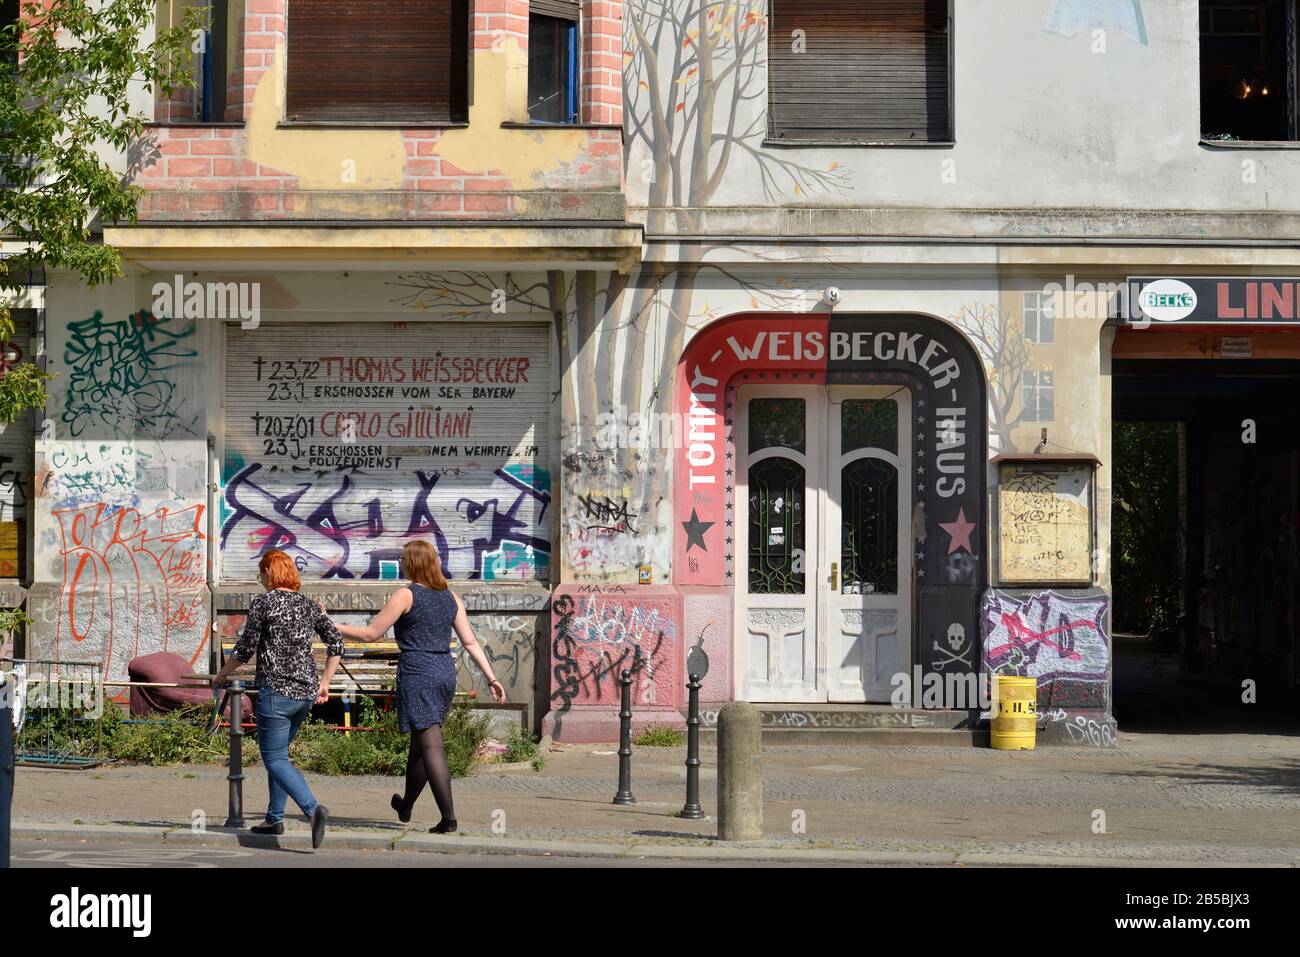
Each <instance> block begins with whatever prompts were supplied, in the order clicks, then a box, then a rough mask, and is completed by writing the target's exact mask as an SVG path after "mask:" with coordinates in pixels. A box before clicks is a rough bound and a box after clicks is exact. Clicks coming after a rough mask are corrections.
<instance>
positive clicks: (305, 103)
mask: <svg viewBox="0 0 1300 957" xmlns="http://www.w3.org/2000/svg"><path fill="white" fill-rule="evenodd" d="M288 45H289V68H288V77H287V82H286V94H285V97H286V103H285V113H286V117H287V119H288V120H289V121H290V122H323V123H330V122H341V123H346V122H364V121H379V122H383V121H401V122H413V123H460V122H464V121H465V118H466V111H467V106H466V104H467V96H466V91H467V76H468V58H469V3H468V0H289V22H288Z"/></svg>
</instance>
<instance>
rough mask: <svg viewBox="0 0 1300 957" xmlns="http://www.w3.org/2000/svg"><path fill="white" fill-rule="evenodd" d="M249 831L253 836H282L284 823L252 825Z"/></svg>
mask: <svg viewBox="0 0 1300 957" xmlns="http://www.w3.org/2000/svg"><path fill="white" fill-rule="evenodd" d="M249 830H250V831H252V832H253V833H254V834H283V833H284V821H276V822H275V823H274V824H266V823H262V824H254V825H253V826H252V827H250V828H249Z"/></svg>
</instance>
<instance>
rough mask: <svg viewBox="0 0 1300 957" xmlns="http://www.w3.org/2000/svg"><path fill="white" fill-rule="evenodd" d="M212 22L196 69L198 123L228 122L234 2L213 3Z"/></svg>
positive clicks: (211, 0) (212, 0)
mask: <svg viewBox="0 0 1300 957" xmlns="http://www.w3.org/2000/svg"><path fill="white" fill-rule="evenodd" d="M207 9H208V21H207V25H206V27H205V28H204V30H203V36H202V37H201V38H199V41H200V43H201V45H202V46H201V49H200V50H199V51H198V53H199V56H198V59H197V64H196V67H195V74H196V79H197V80H198V99H197V101H196V102H195V104H194V112H195V116H196V119H199V120H201V121H203V122H204V123H211V122H219V121H221V120H224V119H225V118H226V76H227V74H228V73H229V71H230V54H231V52H232V51H231V50H230V44H229V41H228V38H229V35H230V34H229V30H228V29H227V27H228V24H229V22H230V0H209V2H208V7H207Z"/></svg>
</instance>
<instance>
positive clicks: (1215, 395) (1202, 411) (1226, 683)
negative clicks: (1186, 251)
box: [1111, 359, 1300, 733]
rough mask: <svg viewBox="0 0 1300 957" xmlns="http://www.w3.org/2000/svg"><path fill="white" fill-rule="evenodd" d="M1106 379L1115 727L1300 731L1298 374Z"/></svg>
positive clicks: (1164, 371)
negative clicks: (1109, 386) (1110, 419)
mask: <svg viewBox="0 0 1300 957" xmlns="http://www.w3.org/2000/svg"><path fill="white" fill-rule="evenodd" d="M1113 376H1114V378H1113V415H1114V427H1113V430H1112V458H1113V461H1114V473H1113V476H1114V484H1113V498H1112V504H1113V507H1112V510H1111V516H1112V540H1111V557H1112V566H1111V577H1112V589H1113V594H1114V606H1113V608H1114V614H1113V624H1112V628H1113V632H1114V659H1113V660H1114V714H1115V718H1116V720H1117V722H1118V723H1119V726H1120V728H1121V729H1122V730H1127V731H1142V730H1168V731H1174V730H1178V731H1232V730H1251V731H1266V730H1269V729H1270V728H1276V729H1277V730H1278V731H1280V732H1283V733H1288V732H1290V733H1294V732H1296V731H1300V706H1298V705H1300V695H1297V683H1298V679H1300V656H1298V654H1297V651H1298V649H1297V611H1298V610H1300V547H1298V543H1300V427H1298V425H1297V416H1300V362H1293V361H1286V362H1282V361H1240V360H1237V361H1234V360H1222V359H1216V360H1193V359H1152V360H1116V361H1115V363H1114V366H1113ZM1246 682H1251V683H1253V684H1252V685H1251V686H1247V685H1246V684H1245V683H1246ZM1252 687H1253V694H1254V702H1253V703H1251V702H1250V701H1249V700H1243V696H1244V697H1245V698H1246V699H1249V698H1250V690H1251V688H1252Z"/></svg>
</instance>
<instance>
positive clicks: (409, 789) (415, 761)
mask: <svg viewBox="0 0 1300 957" xmlns="http://www.w3.org/2000/svg"><path fill="white" fill-rule="evenodd" d="M426 783H427V784H428V785H429V787H430V788H431V789H432V790H433V799H434V800H435V801H437V802H438V810H439V811H441V812H442V820H443V821H444V822H449V821H454V820H456V811H455V809H454V808H453V807H452V804H451V768H449V767H448V766H447V752H446V750H445V749H444V748H443V744H442V727H441V726H440V725H436V724H433V725H430V726H429V727H427V728H425V729H423V730H422V731H412V732H411V750H410V752H409V753H408V754H407V756H406V794H405V795H404V797H403V799H402V803H404V804H405V805H406V812H407V814H409V813H410V812H411V809H412V808H414V807H415V801H416V799H417V798H418V797H419V796H420V792H421V791H423V790H424V785H425V784H426Z"/></svg>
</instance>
